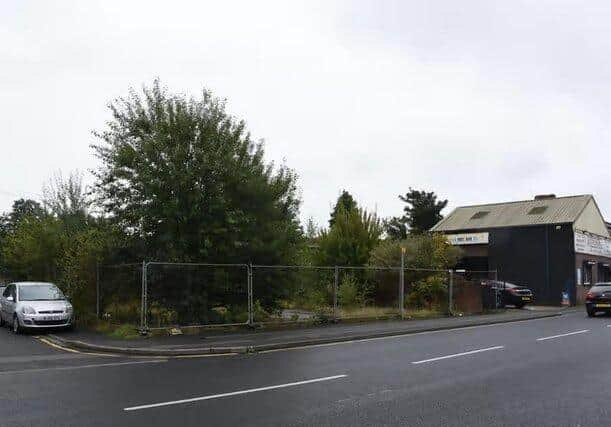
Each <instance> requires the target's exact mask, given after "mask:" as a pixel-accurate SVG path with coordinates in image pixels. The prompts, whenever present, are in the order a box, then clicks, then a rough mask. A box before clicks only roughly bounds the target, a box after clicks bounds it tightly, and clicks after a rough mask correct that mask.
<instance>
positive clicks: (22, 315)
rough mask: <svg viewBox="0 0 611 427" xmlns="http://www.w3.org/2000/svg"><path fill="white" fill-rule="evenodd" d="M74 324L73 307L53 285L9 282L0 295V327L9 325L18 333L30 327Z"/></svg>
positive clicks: (60, 326)
mask: <svg viewBox="0 0 611 427" xmlns="http://www.w3.org/2000/svg"><path fill="white" fill-rule="evenodd" d="M72 323H73V309H72V304H70V301H68V299H67V298H66V297H65V296H64V294H63V293H62V291H61V290H60V289H59V288H58V287H57V286H55V285H54V284H53V283H47V282H17V283H10V284H8V285H7V286H6V289H4V292H3V293H2V295H1V296H0V326H2V325H4V324H8V325H9V326H11V328H12V330H13V332H15V333H17V334H18V333H19V332H21V331H22V330H23V329H30V328H32V329H44V328H70V327H72Z"/></svg>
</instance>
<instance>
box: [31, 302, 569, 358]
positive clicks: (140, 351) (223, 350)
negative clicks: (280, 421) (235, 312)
mask: <svg viewBox="0 0 611 427" xmlns="http://www.w3.org/2000/svg"><path fill="white" fill-rule="evenodd" d="M562 314H563V313H562V312H555V313H544V314H537V315H533V316H530V317H527V318H514V319H494V318H488V319H481V320H478V321H473V322H469V323H464V324H462V325H460V324H459V325H444V326H437V327H425V328H421V329H415V330H411V331H410V330H407V331H406V330H405V329H404V330H401V329H396V330H392V331H381V332H368V333H362V334H348V335H342V336H334V337H324V338H308V339H302V340H295V341H284V342H277V343H270V344H259V345H250V346H233V347H193V348H174V349H166V348H145V347H118V346H108V345H100V344H92V343H88V342H84V341H79V340H70V339H66V338H64V337H60V336H57V335H47V336H46V337H45V338H44V339H40V341H41V342H44V343H46V344H49V343H50V344H52V345H53V346H57V347H61V348H63V349H65V350H67V351H70V350H72V351H75V350H76V351H89V352H96V353H105V354H121V355H131V356H146V357H151V356H157V357H179V356H180V357H185V356H201V357H204V356H234V355H236V354H248V353H258V352H268V351H279V350H288V349H298V348H308V347H318V346H323V345H325V344H333V343H348V342H358V341H365V340H371V339H375V338H388V337H402V336H410V335H416V334H421V333H425V332H437V331H449V330H455V329H466V328H472V327H477V326H487V325H499V324H506V323H517V322H526V321H530V320H537V319H544V318H550V317H558V316H561V315H562ZM484 317H486V316H484ZM408 322H409V321H406V324H407V323H408Z"/></svg>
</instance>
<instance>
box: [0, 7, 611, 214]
mask: <svg viewBox="0 0 611 427" xmlns="http://www.w3.org/2000/svg"><path fill="white" fill-rule="evenodd" d="M609 22H611V2H608V1H588V2H582V1H561V0H553V1H548V0H537V1H517V0H513V1H490V0H482V1H468V0H462V1H460V2H457V1H454V0H447V1H347V2H332V1H321V2H316V1H312V0H309V1H305V2H287V1H279V2H264V1H256V2H253V1H244V2H236V1H223V2H220V1H211V2H204V1H193V2H181V1H172V2H170V1H110V0H104V1H92V0H88V1H86V2H83V1H55V2H53V1H26V0H4V1H2V2H1V3H0V94H1V102H0V128H1V129H2V134H1V136H0V141H1V142H0V143H1V148H2V150H1V153H2V154H1V156H0V210H7V209H8V208H9V207H10V205H11V203H12V200H13V199H15V198H16V197H18V196H21V197H27V196H30V197H35V196H36V194H37V193H40V192H41V191H40V189H41V186H42V184H43V183H44V182H45V180H47V179H48V178H49V177H50V176H51V175H52V174H53V173H54V172H55V171H57V170H62V171H64V172H67V171H70V170H73V169H81V170H86V169H89V168H94V167H95V166H96V159H95V158H94V157H93V155H92V150H91V149H90V148H89V145H90V144H91V143H92V142H94V139H93V138H92V136H91V130H93V129H101V128H102V127H103V126H104V122H105V120H107V119H108V118H109V114H108V111H107V110H106V104H107V103H108V101H110V100H111V99H113V98H115V97H117V96H121V95H123V94H125V93H126V92H127V90H128V88H129V87H130V86H135V87H139V86H140V85H141V84H142V83H150V82H151V81H152V80H153V79H154V78H155V77H157V76H158V77H160V78H161V80H162V81H163V82H164V84H166V85H167V86H168V87H169V89H170V90H175V91H181V92H186V93H197V92H198V91H199V90H200V89H201V88H202V87H203V86H205V87H207V88H209V89H211V90H213V91H214V92H215V93H216V94H217V95H219V96H222V97H226V98H227V99H228V101H229V109H230V111H231V112H232V113H233V114H235V115H236V116H239V117H242V118H245V119H246V120H247V122H248V126H249V128H250V130H251V131H252V133H253V135H254V136H255V137H257V138H264V139H265V141H266V151H267V155H268V159H270V160H274V161H282V160H283V159H284V160H285V161H286V163H287V164H288V165H289V166H290V167H292V168H294V169H296V170H297V172H298V173H299V176H300V186H301V188H302V197H303V206H302V217H303V218H306V217H308V216H310V215H312V216H314V218H315V219H316V220H317V221H318V222H319V223H325V222H326V220H327V218H328V211H329V209H330V205H331V203H332V202H333V200H334V199H335V198H336V197H337V195H338V193H339V191H340V190H341V189H342V188H346V189H348V190H349V191H351V192H352V193H353V194H354V195H355V197H356V198H357V200H358V201H359V202H360V203H361V204H362V205H364V206H366V207H368V208H370V209H372V210H373V209H375V210H377V212H378V213H379V214H380V215H382V216H389V215H398V214H400V210H401V208H402V205H401V203H400V202H399V200H398V199H397V195H398V194H399V193H404V192H406V191H407V189H408V187H409V186H412V187H415V188H418V189H427V190H434V191H436V192H437V193H438V194H439V195H441V196H442V197H444V198H448V199H450V206H449V207H451V206H456V205H461V204H473V203H480V202H481V203H484V202H494V201H505V200H513V199H525V198H531V197H532V196H533V195H534V194H537V193H550V192H554V193H557V194H562V195H568V194H577V193H579V194H581V193H592V194H594V195H595V196H596V198H597V200H598V203H599V205H600V207H601V210H602V211H603V214H605V216H606V217H607V218H608V219H611V189H610V187H609V178H610V177H611V173H610V168H609V163H610V162H611V144H609V140H610V136H611V124H610V121H609V118H610V117H611V114H610V113H611V85H610V76H611V26H610V25H609Z"/></svg>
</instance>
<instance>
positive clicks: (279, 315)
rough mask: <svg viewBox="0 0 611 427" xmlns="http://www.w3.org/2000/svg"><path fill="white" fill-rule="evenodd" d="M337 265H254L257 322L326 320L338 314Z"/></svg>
mask: <svg viewBox="0 0 611 427" xmlns="http://www.w3.org/2000/svg"><path fill="white" fill-rule="evenodd" d="M335 283H336V274H335V269H334V268H333V267H310V266H264V265H253V266H252V299H253V304H252V310H253V313H252V314H253V321H254V322H255V323H284V322H307V321H313V322H315V321H326V320H330V319H332V318H333V317H334V301H335V299H334V294H335V291H334V288H335Z"/></svg>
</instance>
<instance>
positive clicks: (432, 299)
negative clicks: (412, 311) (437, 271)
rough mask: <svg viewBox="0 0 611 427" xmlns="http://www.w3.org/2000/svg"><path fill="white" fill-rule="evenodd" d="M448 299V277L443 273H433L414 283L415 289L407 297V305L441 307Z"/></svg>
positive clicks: (429, 307) (430, 307)
mask: <svg viewBox="0 0 611 427" xmlns="http://www.w3.org/2000/svg"><path fill="white" fill-rule="evenodd" d="M446 299H447V286H446V278H445V276H443V275H431V276H428V277H426V278H424V279H422V280H419V281H417V282H415V283H414V284H413V289H412V291H411V292H410V293H409V295H408V297H407V299H406V305H407V306H415V307H419V308H423V307H424V308H428V309H429V310H430V309H432V308H433V307H435V308H437V309H440V308H441V307H443V306H444V304H445V301H446Z"/></svg>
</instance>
